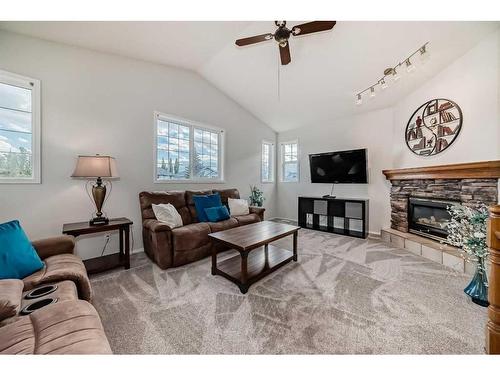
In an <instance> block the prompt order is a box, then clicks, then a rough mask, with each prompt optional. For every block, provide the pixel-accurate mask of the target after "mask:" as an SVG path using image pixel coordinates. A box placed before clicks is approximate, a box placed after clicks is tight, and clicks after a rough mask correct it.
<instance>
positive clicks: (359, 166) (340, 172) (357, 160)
mask: <svg viewBox="0 0 500 375" xmlns="http://www.w3.org/2000/svg"><path fill="white" fill-rule="evenodd" d="M309 165H310V167H311V182H313V183H329V184H333V183H338V184H365V183H367V182H368V180H367V173H366V149H360V150H350V151H335V152H326V153H322V154H311V155H309Z"/></svg>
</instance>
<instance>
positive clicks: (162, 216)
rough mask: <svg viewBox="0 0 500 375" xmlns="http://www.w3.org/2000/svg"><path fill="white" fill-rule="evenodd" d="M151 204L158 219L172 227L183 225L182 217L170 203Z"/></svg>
mask: <svg viewBox="0 0 500 375" xmlns="http://www.w3.org/2000/svg"><path fill="white" fill-rule="evenodd" d="M151 206H152V207H153V212H154V213H155V216H156V219H158V221H161V222H162V223H165V224H167V225H168V226H169V227H170V228H172V229H173V228H177V227H182V217H181V215H179V213H178V212H177V210H176V208H175V207H174V206H172V205H171V204H170V203H167V204H163V203H162V204H152V205H151Z"/></svg>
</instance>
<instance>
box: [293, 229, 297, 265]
mask: <svg viewBox="0 0 500 375" xmlns="http://www.w3.org/2000/svg"><path fill="white" fill-rule="evenodd" d="M297 234H298V231H295V232H293V260H294V262H296V261H297Z"/></svg>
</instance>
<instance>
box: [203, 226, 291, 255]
mask: <svg viewBox="0 0 500 375" xmlns="http://www.w3.org/2000/svg"><path fill="white" fill-rule="evenodd" d="M299 229H300V227H297V226H295V225H289V224H283V223H275V222H273V221H261V222H258V223H254V224H248V225H243V226H241V227H237V228H231V229H227V230H224V231H221V232H216V233H210V234H209V235H208V236H209V237H211V238H212V239H213V240H215V241H217V242H222V243H224V244H226V245H228V246H230V247H232V248H233V249H236V250H240V251H246V250H251V249H254V248H256V247H259V246H262V245H265V244H268V243H269V242H273V241H275V240H278V239H280V238H283V237H286V236H288V235H290V234H292V233H293V232H296V231H298V230H299Z"/></svg>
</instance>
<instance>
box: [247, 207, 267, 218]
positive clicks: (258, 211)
mask: <svg viewBox="0 0 500 375" xmlns="http://www.w3.org/2000/svg"><path fill="white" fill-rule="evenodd" d="M248 210H249V212H250V213H251V214H257V215H258V216H259V217H260V220H264V211H265V210H266V209H265V208H264V207H257V206H250V207H248Z"/></svg>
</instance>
